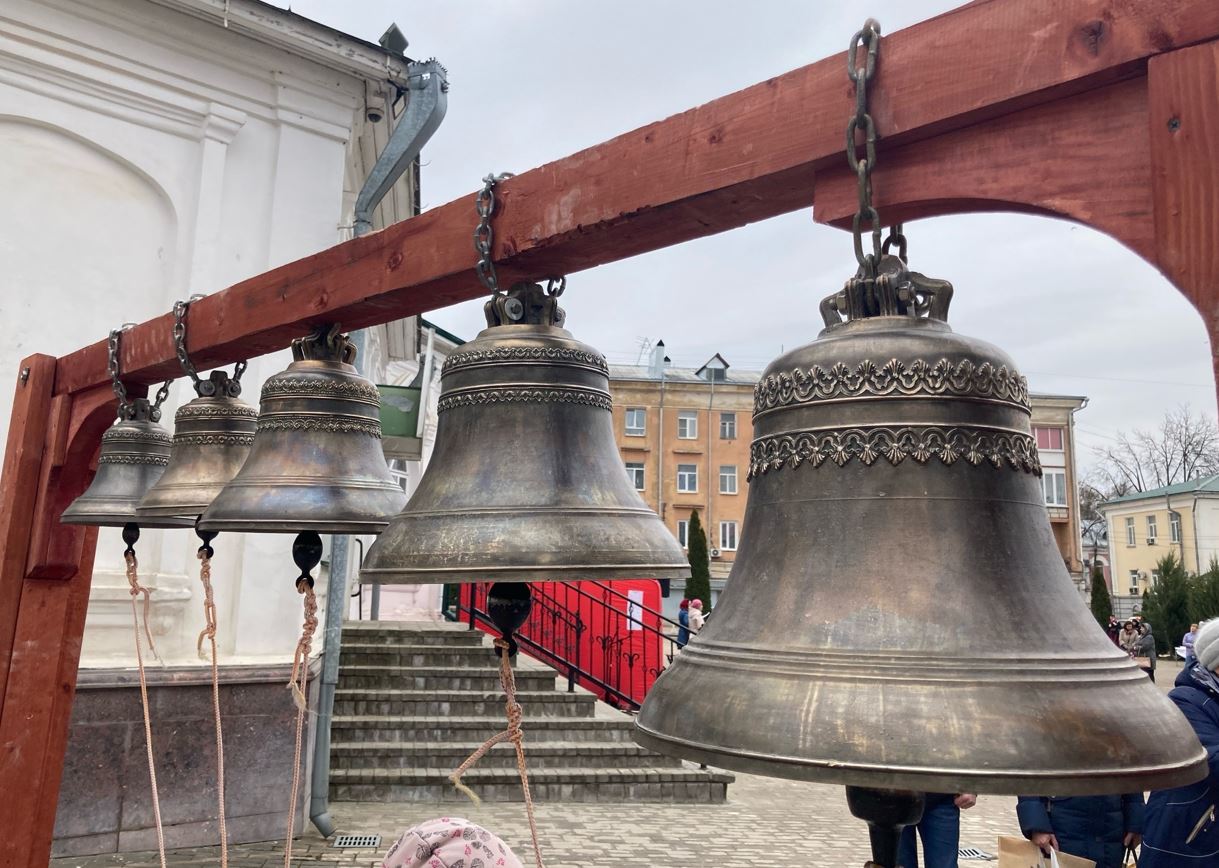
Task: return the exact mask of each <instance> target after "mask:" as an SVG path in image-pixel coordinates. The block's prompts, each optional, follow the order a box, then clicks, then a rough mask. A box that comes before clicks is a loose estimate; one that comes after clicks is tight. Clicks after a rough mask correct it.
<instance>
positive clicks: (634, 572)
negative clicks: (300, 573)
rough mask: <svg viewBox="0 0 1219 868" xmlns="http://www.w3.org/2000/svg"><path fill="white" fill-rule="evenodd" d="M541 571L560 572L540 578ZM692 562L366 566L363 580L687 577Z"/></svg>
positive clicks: (459, 582) (425, 582) (378, 582)
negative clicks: (518, 565)
mask: <svg viewBox="0 0 1219 868" xmlns="http://www.w3.org/2000/svg"><path fill="white" fill-rule="evenodd" d="M539 573H540V574H543V575H545V574H546V573H560V574H561V576H559V577H554V578H550V577H543V578H539ZM688 578H690V565H689V564H688V563H687V564H685V567H684V569H683V568H682V567H681V566H679V565H678V564H664V565H656V564H608V565H598V564H543V565H537V566H528V567H517V566H502V565H488V566H469V567H409V568H405V569H397V568H393V567H364V568H362V569H361V570H360V580H361V581H362V582H364V584H368V585H414V584H419V585H447V584H457V585H473V584H478V583H479V582H556V581H572V582H587V581H611V580H624V581H625V580H628V579H636V580H637V579H688Z"/></svg>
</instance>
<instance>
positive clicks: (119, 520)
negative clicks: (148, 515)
mask: <svg viewBox="0 0 1219 868" xmlns="http://www.w3.org/2000/svg"><path fill="white" fill-rule="evenodd" d="M171 519H172V517H164V518H162V519H160V520H162V521H166V522H169V521H171ZM59 522H60V524H70V525H77V526H81V527H124V526H125V525H129V524H136V525H139V526H140V527H146V528H149V529H153V528H156V529H166V528H184V527H194V524H195V519H194V517H193V516H179V517H178V520H177V521H176V522H174V523H173V524H155V525H154V524H149V523H147V522H145V521H143V520H142V519H141V517H140V516H139V515H138V514H136V513H135V512H126V513H113V512H111V513H103V512H78V513H74V514H72V515H69V514H68V512H67V510H65V511H64V513H63V515H62V516H60V519H59Z"/></svg>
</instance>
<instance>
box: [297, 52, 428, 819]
mask: <svg viewBox="0 0 1219 868" xmlns="http://www.w3.org/2000/svg"><path fill="white" fill-rule="evenodd" d="M407 81H408V84H407V88H408V90H409V91H410V96H409V99H408V100H407V103H406V112H405V114H404V115H403V116H402V119H401V120H400V121H398V125H397V126H396V127H394V131H393V132H392V133H390V136H389V142H388V143H387V144H386V146H385V150H383V151H382V152H381V155H380V156H379V157H377V162H376V165H374V166H373V168H372V171H371V172H369V173H368V178H367V180H365V182H364V187H363V189H361V190H360V195H359V196H358V197H356V206H355V234H356V236H357V237H359V236H361V235H366V234H368V233H369V232H371V231H372V212H373V209H374V208H376V207H377V205H378V204H380V202H381V200H382V199H383V198H385V194H386V193H388V192H389V191H390V189H391V188H392V187H393V186H394V184H395V183H396V182H397V180H398V178H399V177H401V175H402V173H403V172H405V171H406V170H407V168H408V167H409V166H410V164H411V162H412V161H414V159H415V158H416V157H417V156H418V155H419V152H420V151H421V150H422V149H423V146H424V145H425V144H427V141H428V140H429V139H430V138H431V137H432V134H433V133H435V132H436V130H437V128H438V127H439V126H440V123H441V121H443V120H444V116H445V112H446V111H447V110H448V105H449V98H448V92H449V83H448V80H447V73H446V72H445V68H444V67H443V66H441V65H440V63H439V62H438V61H436V60H435V59H432V60H426V61H423V62H422V63H415V62H412V63H411V64H410V65H409V66H408V67H407ZM351 337H352V342H353V343H354V344H355V345H356V364H357V365H359V364H360V363H361V362H362V361H366V358H365V355H364V347H365V337H364V332H363V330H360V331H357V332H354V333H353V334H352V336H351ZM420 417H421V418H422V414H420ZM350 550H351V537H350V536H348V535H346V534H336V535H335V536H333V537H332V538H331V547H330V575H329V578H328V580H327V583H326V625H325V628H324V633H323V636H324V639H323V645H322V647H323V648H324V649H325V653H324V654H323V655H322V677H321V682H320V685H319V687H318V707H317V736H316V739H315V741H314V745H313V773H312V775H311V778H310V781H311V784H310V797H309V819H310V820H311V821H312V822H313V825H314V826H316V827H317V830H318V831H319V832H321V833H322V835H324V836H325V837H327V838H329V837H330V836H331V835H333V834H334V832H335V825H334V820H333V819H331V817H330V721H331V718H332V717H333V715H334V692H335V687H336V686H337V685H338V683H339V652H340V650H341V648H342V642H343V616H344V615H345V614H346V611H345V610H346V608H347V606H346V603H347V572H348V560H349V553H350Z"/></svg>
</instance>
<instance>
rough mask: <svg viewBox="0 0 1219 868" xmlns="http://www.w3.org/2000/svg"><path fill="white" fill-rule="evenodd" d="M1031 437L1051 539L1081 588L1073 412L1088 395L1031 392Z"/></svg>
mask: <svg viewBox="0 0 1219 868" xmlns="http://www.w3.org/2000/svg"><path fill="white" fill-rule="evenodd" d="M1029 403H1030V405H1031V406H1032V410H1033V419H1032V422H1033V438H1034V439H1035V440H1036V441H1037V453H1038V455H1039V456H1040V459H1041V474H1042V475H1041V487H1042V492H1043V493H1044V495H1045V505H1046V510H1047V512H1049V515H1050V529H1051V530H1053V532H1054V542H1055V543H1057V544H1058V551H1059V554H1061V555H1062V561H1063V563H1064V564H1065V565H1066V567H1067V572H1069V573H1070V574H1071V578H1072V579H1074V580H1075V583H1076V585H1077V586H1078V587H1079V589H1080V591H1081V592H1083V591H1084V590H1085V585H1086V581H1087V575H1086V571H1085V570H1084V564H1083V546H1082V542H1081V540H1080V524H1079V477H1078V474H1077V472H1076V469H1075V457H1076V445H1075V413H1076V411H1077V410H1080V409H1082V408H1083V407H1084V406H1085V405H1086V404H1087V403H1088V399H1087V398H1084V397H1081V396H1077V395H1045V394H1036V393H1034V394H1031V395H1030V396H1029Z"/></svg>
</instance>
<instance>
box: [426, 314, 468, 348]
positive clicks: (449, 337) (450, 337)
mask: <svg viewBox="0 0 1219 868" xmlns="http://www.w3.org/2000/svg"><path fill="white" fill-rule="evenodd" d="M419 322H420V324H422V326H423V327H424V328H425V329H431V330H432V331H434V332H436V336H437V337H441V338H444V339H445V340H446V341H452V343H453V346H457V347H459V346H461V345H462V344H464V343H466V341H464V340H462V339H461V338H459V337H457V335H455V334H453V333H452V332H451V331H448V330H447V329H442V328H441V327H440V326H438V325H436V323H434V322H432V321H431V320H430V319H426V318H425V317H419Z"/></svg>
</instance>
